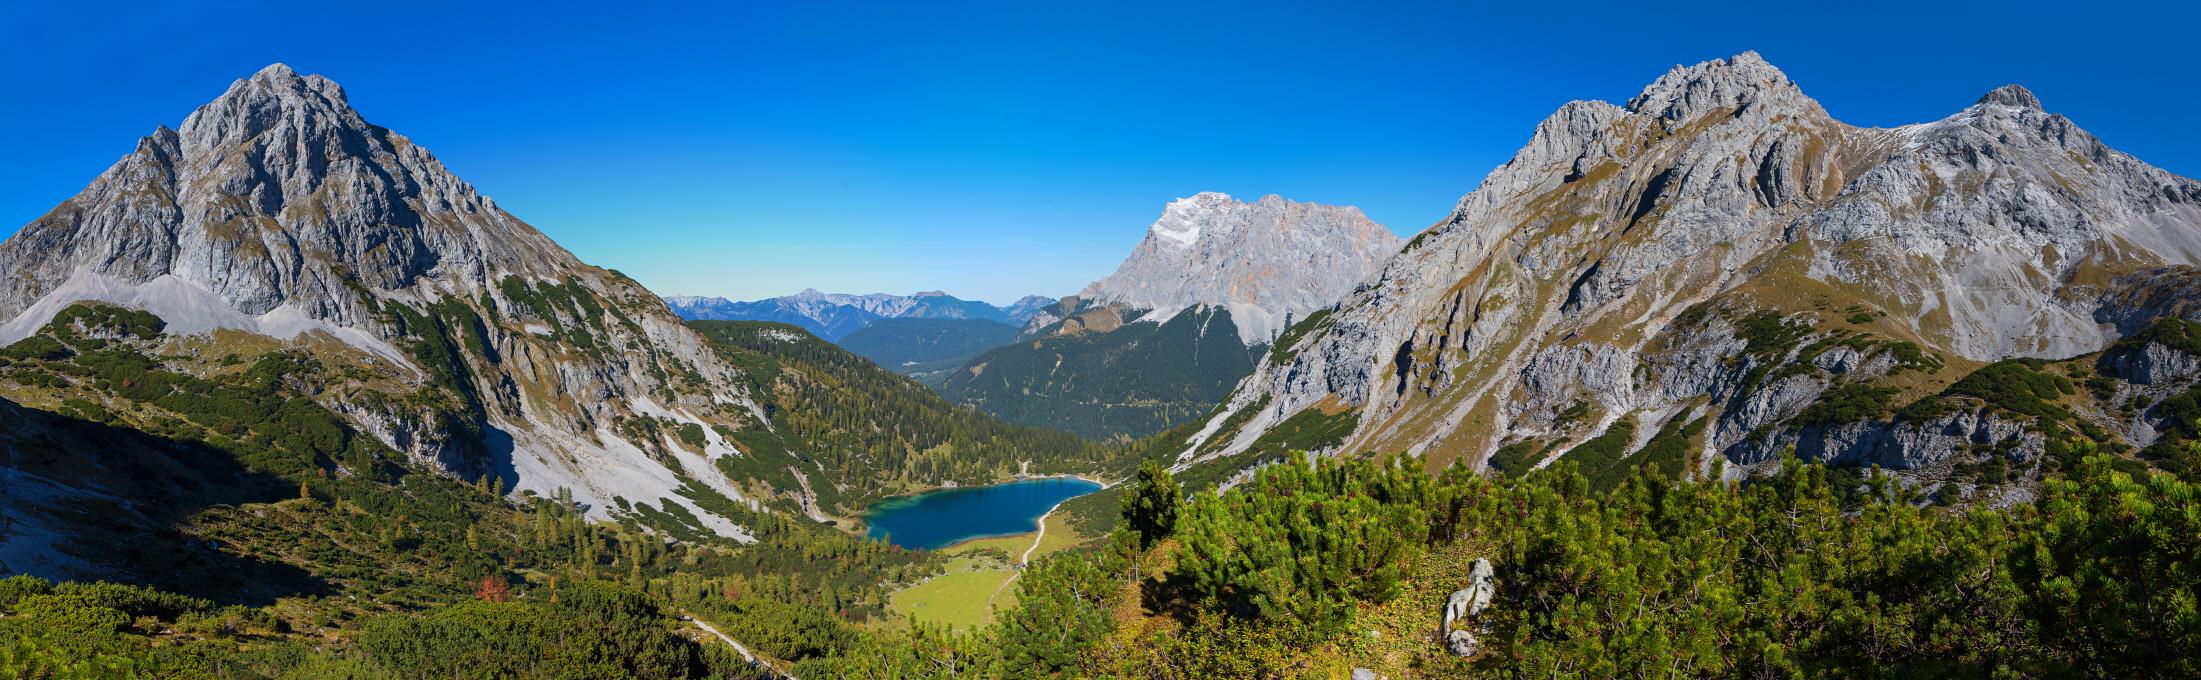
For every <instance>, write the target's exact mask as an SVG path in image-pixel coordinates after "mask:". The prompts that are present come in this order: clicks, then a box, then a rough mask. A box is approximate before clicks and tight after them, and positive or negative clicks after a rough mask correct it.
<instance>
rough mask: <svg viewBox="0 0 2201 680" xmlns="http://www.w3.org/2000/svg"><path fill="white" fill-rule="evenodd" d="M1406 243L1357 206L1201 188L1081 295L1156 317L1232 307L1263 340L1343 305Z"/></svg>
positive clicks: (1254, 339) (1241, 330)
mask: <svg viewBox="0 0 2201 680" xmlns="http://www.w3.org/2000/svg"><path fill="white" fill-rule="evenodd" d="M1402 242H1403V240H1402V239H1400V238H1399V237H1398V235H1397V234H1393V233H1391V230H1389V229H1385V228H1384V227H1383V226H1382V225H1379V224H1376V223H1375V222H1373V221H1370V220H1369V219H1368V217H1367V216H1366V215H1363V214H1361V212H1360V209H1359V208H1355V207H1352V206H1331V205H1322V204H1319V203H1301V202H1297V201H1288V200H1285V199H1284V198H1283V197H1280V196H1277V195H1275V194H1270V195H1268V196H1263V197H1261V198H1260V199H1259V200H1256V201H1253V202H1250V203H1247V202H1240V201H1238V200H1236V199H1233V198H1231V197H1230V196H1229V195H1227V194H1222V193H1218V192H1212V191H1211V192H1203V193H1199V194H1194V195H1192V196H1190V197H1186V198H1181V199H1177V200H1175V201H1171V202H1170V203H1169V205H1168V206H1166V207H1165V208H1163V210H1162V216H1161V217H1160V218H1159V219H1157V220H1155V221H1154V224H1153V225H1152V226H1150V227H1148V228H1147V232H1146V237H1145V238H1143V239H1141V240H1140V241H1139V245H1138V246H1136V247H1134V248H1133V249H1132V251H1131V255H1130V256H1128V257H1126V258H1124V261H1123V263H1122V264H1120V265H1118V266H1117V268H1116V271H1115V272H1114V273H1111V274H1109V275H1108V276H1107V277H1105V278H1102V279H1101V280H1099V281H1095V282H1093V283H1092V284H1091V285H1088V286H1086V287H1085V290H1083V291H1081V292H1079V293H1078V298H1079V299H1080V300H1082V301H1083V302H1084V303H1085V304H1086V305H1089V306H1098V305H1120V306H1123V307H1127V308H1130V309H1140V310H1147V314H1146V318H1147V319H1149V320H1150V321H1152V322H1154V323H1161V322H1165V321H1168V320H1169V318H1170V317H1171V316H1173V315H1175V314H1176V313H1177V312H1178V311H1180V310H1183V309H1186V308H1190V307H1195V306H1200V305H1206V306H1210V307H1221V308H1226V309H1229V310H1230V314H1231V319H1232V320H1233V322H1235V323H1236V324H1237V326H1238V335H1239V338H1240V339H1241V340H1243V341H1244V342H1245V344H1247V345H1255V344H1264V343H1267V342H1269V340H1270V339H1272V338H1275V337H1276V335H1277V334H1278V333H1281V332H1283V330H1284V326H1285V325H1286V324H1287V322H1288V319H1290V318H1292V317H1295V316H1306V315H1307V314H1308V313H1309V312H1312V311H1314V310H1317V309H1321V308H1323V307H1327V306H1329V305H1330V304H1331V303H1333V302H1336V301H1337V299H1338V297H1339V296H1342V295H1344V294H1345V292H1346V291H1348V290H1351V289H1352V286H1353V284H1355V283H1359V282H1360V280H1361V279H1362V278H1365V277H1366V276H1368V274H1370V273H1373V272H1374V271H1376V269H1377V267H1379V266H1381V265H1382V264H1383V262H1384V261H1385V260H1388V259H1390V257H1391V255H1392V254H1394V253H1397V252H1398V248H1399V244H1400V243H1402Z"/></svg>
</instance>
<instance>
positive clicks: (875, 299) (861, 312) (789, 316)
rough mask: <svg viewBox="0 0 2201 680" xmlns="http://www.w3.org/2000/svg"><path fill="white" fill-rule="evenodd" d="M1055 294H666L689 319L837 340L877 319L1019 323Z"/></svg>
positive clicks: (668, 302)
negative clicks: (980, 297) (768, 326)
mask: <svg viewBox="0 0 2201 680" xmlns="http://www.w3.org/2000/svg"><path fill="white" fill-rule="evenodd" d="M1054 303H1055V299H1054V298H1050V297H1045V296H1040V295H1027V296H1024V297H1023V298H1020V299H1018V300H1017V301H1016V302H1012V303H1009V304H1008V305H1007V306H995V305H992V304H989V303H986V302H980V301H977V300H965V299H962V298H958V297H955V296H953V295H949V294H947V293H943V292H940V291H924V292H920V293H916V294H912V295H891V294H887V293H872V294H869V295H853V294H848V293H823V292H819V291H818V290H817V289H815V288H811V289H806V290H804V291H803V292H800V293H796V294H794V295H783V296H780V297H774V298H765V299H762V300H750V301H746V302H742V301H735V300H729V299H726V298H723V297H698V296H692V295H675V296H668V297H666V298H665V304H666V305H668V306H670V307H672V310H673V313H675V314H679V315H680V316H681V317H682V318H685V319H689V320H715V321H777V322H780V323H784V324H791V325H794V326H800V327H802V328H803V329H804V330H807V331H810V332H811V333H814V334H816V335H817V336H818V337H821V338H825V339H827V340H832V341H836V342H837V341H839V340H840V339H841V338H843V337H845V336H847V335H848V334H850V333H854V332H856V331H857V330H859V329H862V328H863V327H865V326H869V325H871V324H873V323H877V322H878V321H879V320H881V319H982V320H986V321H994V322H999V323H1004V324H1009V325H1011V326H1021V325H1023V324H1024V323H1025V322H1026V321H1027V320H1029V319H1031V318H1032V315H1033V314H1035V313H1038V312H1039V310H1041V309H1044V308H1046V307H1047V306H1048V305H1052V304H1054Z"/></svg>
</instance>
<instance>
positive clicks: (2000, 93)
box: [1977, 83, 2041, 111]
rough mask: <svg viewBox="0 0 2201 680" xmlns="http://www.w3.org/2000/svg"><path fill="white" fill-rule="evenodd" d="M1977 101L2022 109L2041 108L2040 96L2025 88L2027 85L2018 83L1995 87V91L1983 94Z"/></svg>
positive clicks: (2036, 109)
mask: <svg viewBox="0 0 2201 680" xmlns="http://www.w3.org/2000/svg"><path fill="white" fill-rule="evenodd" d="M1977 103H1978V104H1989V105H1997V106H2015V107H2018V108H2021V109H2033V110H2035V111H2038V110H2040V108H2041V100H2040V98H2039V97H2035V96H2033V91H2032V90H2028V89H2025V86H2023V85H2018V84H2016V83H2012V84H2009V85H2004V86H2002V87H1998V88H1995V89H1994V90H1993V91H1990V92H1988V93H1987V94H1985V95H1981V96H1980V98H1979V101H1978V102H1977Z"/></svg>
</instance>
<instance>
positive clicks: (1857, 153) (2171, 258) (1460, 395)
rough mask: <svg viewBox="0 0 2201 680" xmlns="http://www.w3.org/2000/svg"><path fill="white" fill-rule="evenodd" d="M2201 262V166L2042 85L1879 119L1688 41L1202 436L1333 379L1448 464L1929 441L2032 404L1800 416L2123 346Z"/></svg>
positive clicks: (1300, 400) (1212, 440)
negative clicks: (1857, 122)
mask: <svg viewBox="0 0 2201 680" xmlns="http://www.w3.org/2000/svg"><path fill="white" fill-rule="evenodd" d="M2197 260H2201V185H2197V184H2196V183H2195V182H2193V181H2192V180H2188V179H2185V178H2180V177H2176V176H2174V175H2171V174H2169V173H2166V172H2163V171H2161V170H2159V169H2156V168H2153V167H2150V166H2147V165H2146V164H2144V163H2142V162H2140V161H2139V160H2137V159H2134V158H2132V157H2131V156H2128V155H2125V154H2122V153H2119V152H2116V151H2114V150H2111V149H2109V148H2107V147H2106V146H2103V145H2102V144H2101V143H2100V142H2099V141H2098V140H2096V139H2095V138H2093V137H2092V136H2090V135H2088V134H2086V133H2085V132H2084V131H2083V130H2080V129H2079V128H2078V127H2076V126H2075V125H2073V124H2072V123H2071V122H2070V121H2069V120H2067V119H2065V118H2063V117H2062V116H2058V115H2054V114H2050V113H2047V112H2045V111H2043V110H2041V108H2040V107H2039V102H2038V101H2037V99H2035V98H2034V97H2033V95H2032V94H2031V93H2029V92H2027V91H2025V90H2024V89H2023V88H2020V87H2016V86H2009V87H2004V88H2000V89H1997V90H1995V91H1993V92H1991V93H1989V94H1988V95H1986V96H1985V97H1982V98H1981V99H1980V100H1979V101H1978V102H1977V103H1976V104H1974V105H1973V106H1971V107H1968V108H1966V109H1964V110H1963V111H1960V112H1958V113H1957V114H1955V115H1953V116H1950V117H1949V118H1946V119H1943V120H1941V121H1936V122H1933V123H1927V124H1921V125H1912V126H1905V127H1901V128H1895V129H1873V128H1859V127H1854V126H1850V125H1847V124H1844V123H1841V122H1839V121H1836V120H1834V119H1832V118H1831V117H1829V116H1828V115H1827V114H1826V112H1825V110H1824V109H1823V108H1822V107H1820V106H1819V104H1818V103H1817V102H1815V101H1813V100H1811V99H1810V98H1809V97H1806V96H1804V94H1803V93H1802V91H1801V90H1800V89H1799V88H1798V87H1797V86H1796V84H1795V83H1793V82H1792V81H1790V80H1789V79H1788V78H1787V76H1786V75H1785V74H1783V73H1781V72H1780V71H1779V70H1778V69H1776V68H1774V67H1773V66H1772V65H1770V64H1768V63H1766V62H1765V61H1764V60H1763V59H1762V58H1760V57H1759V56H1758V55H1756V54H1755V53H1745V54H1742V55H1738V56H1736V57H1733V58H1730V59H1724V60H1714V61H1710V62H1705V63H1702V64H1697V65H1695V66H1689V67H1678V66H1677V67H1675V68H1674V69H1673V70H1672V71H1670V72H1669V73H1667V74H1666V75H1664V76H1663V77H1661V78H1659V79H1658V80H1657V81H1656V82H1654V83H1652V84H1651V85H1650V86H1648V87H1646V88H1645V89H1644V90H1643V91H1642V93H1641V94H1639V95H1637V96H1636V97H1634V98H1633V99H1631V100H1630V101H1629V102H1628V103H1627V104H1626V105H1625V106H1616V105H1613V104H1610V103H1605V102H1574V103H1570V104H1567V105H1566V106H1564V107H1562V108H1561V109H1560V110H1559V111H1558V112H1556V113H1554V114H1553V115H1552V116H1551V117H1549V118H1547V119H1546V120H1544V121H1543V122H1542V123H1540V124H1539V125H1538V126H1537V128H1536V131H1535V134H1534V135H1533V137H1532V138H1531V140H1530V141H1529V143H1528V144H1527V145H1526V146H1525V147H1523V148H1522V149H1521V150H1520V152H1518V153H1517V154H1516V155H1515V156H1514V157H1513V159H1512V160H1510V161H1508V162H1507V163H1506V164H1505V165H1503V166H1500V167H1499V168H1497V169H1496V170H1494V171H1493V172H1492V173H1491V174H1490V176H1489V177H1488V178H1486V179H1485V180H1484V181H1483V182H1482V184H1481V185H1480V186H1479V187H1478V188H1476V189H1475V190H1474V191H1473V192H1471V193H1469V194H1467V195H1466V196H1465V197H1463V198H1462V199H1461V201H1460V202H1459V205H1458V206H1457V207H1456V209H1455V211H1454V213H1453V215H1452V216H1451V217H1450V218H1448V219H1446V220H1444V221H1443V222H1440V223H1438V224H1437V225H1435V226H1433V227H1431V228H1430V229H1428V230H1427V231H1425V232H1423V233H1422V234H1421V235H1419V236H1417V237H1416V238H1415V239H1413V241H1412V242H1411V243H1410V244H1409V245H1408V246H1407V247H1406V249H1405V251H1404V252H1403V253H1401V255H1400V256H1399V257H1397V258H1395V259H1393V260H1392V261H1391V262H1390V263H1389V264H1388V265H1387V266H1385V267H1384V269H1383V271H1382V272H1381V273H1379V274H1377V275H1376V276H1374V277H1371V278H1370V279H1369V280H1368V281H1367V282H1365V283H1363V284H1362V285H1361V286H1359V287H1358V288H1357V289H1356V290H1354V291H1353V292H1352V293H1351V294H1349V295H1347V296H1346V297H1345V298H1344V300H1343V301H1342V302H1341V303H1340V304H1339V305H1338V308H1337V310H1336V311H1335V312H1334V313H1329V314H1325V315H1321V318H1315V319H1309V320H1307V321H1306V322H1305V323H1303V324H1301V326H1300V327H1296V328H1294V329H1293V330H1292V331H1289V332H1287V333H1286V336H1287V337H1293V336H1295V335H1296V336H1299V337H1297V338H1296V339H1295V342H1293V343H1290V346H1289V347H1282V346H1281V345H1283V344H1284V343H1280V349H1283V350H1287V351H1279V352H1275V353H1272V354H1271V356H1270V357H1269V358H1268V360H1266V361H1264V362H1263V364H1262V366H1261V367H1260V368H1258V369H1257V370H1256V371H1255V372H1254V374H1253V376H1252V377H1251V378H1249V379H1248V380H1247V381H1246V382H1245V383H1243V384H1241V385H1240V387H1239V389H1238V390H1237V391H1236V392H1234V394H1233V395H1232V397H1230V399H1229V400H1228V401H1227V405H1226V407H1225V408H1224V409H1222V410H1221V412H1220V413H1218V414H1217V415H1216V416H1215V417H1214V418H1212V419H1211V420H1210V421H1209V422H1208V423H1207V425H1206V426H1205V427H1204V429H1202V430H1201V431H1200V432H1199V433H1197V434H1195V435H1193V436H1192V437H1191V438H1189V439H1188V441H1187V442H1186V445H1185V453H1184V456H1183V460H1184V461H1186V462H1187V463H1189V462H1191V461H1195V460H1205V459H1213V458H1220V457H1224V456H1228V455H1230V454H1232V453H1235V452H1238V451H1244V450H1247V448H1248V447H1250V446H1251V445H1252V444H1253V443H1254V442H1256V441H1257V440H1259V439H1260V438H1261V437H1262V436H1263V435H1264V434H1265V433H1266V432H1268V431H1269V430H1271V429H1273V428H1275V427H1276V426H1278V425H1279V424H1280V423H1283V422H1285V421H1286V420H1288V419H1289V418H1291V417H1293V416H1294V415H1296V414H1300V413H1302V412H1307V411H1308V410H1309V409H1310V408H1314V407H1317V406H1319V407H1321V408H1322V409H1323V410H1324V411H1325V412H1339V411H1345V410H1350V411H1352V412H1353V413H1354V418H1355V419H1356V420H1357V423H1358V424H1357V426H1356V429H1355V431H1354V433H1353V434H1352V435H1351V436H1350V437H1349V438H1348V439H1347V440H1346V441H1345V442H1344V443H1343V445H1342V446H1340V447H1339V449H1340V450H1342V451H1348V452H1350V451H1406V452H1410V453H1413V454H1416V455H1420V456H1422V457H1423V458H1424V459H1425V461H1426V462H1427V463H1428V464H1429V465H1430V466H1432V467H1441V466H1444V465H1448V464H1455V463H1457V464H1470V465H1481V464H1485V463H1486V461H1488V459H1490V458H1491V457H1492V456H1493V454H1496V453H1499V452H1501V450H1504V449H1505V448H1506V447H1508V446H1519V447H1522V448H1517V449H1514V450H1512V451H1511V452H1510V453H1511V455H1514V456H1520V457H1525V458H1526V459H1527V460H1526V464H1531V465H1533V464H1541V463H1543V462H1547V461H1548V460H1550V459H1551V458H1553V457H1557V456H1559V455H1560V454H1561V453H1563V452H1565V451H1567V450H1568V449H1570V448H1571V447H1573V446H1575V445H1578V444H1582V443H1585V442H1587V441H1588V440H1590V439H1591V438H1593V437H1595V436H1597V435H1599V434H1601V433H1609V432H1614V431H1615V430H1617V429H1618V428H1616V427H1615V426H1616V425H1618V424H1620V423H1621V422H1622V421H1624V420H1625V421H1628V422H1629V423H1630V424H1631V429H1632V432H1631V433H1624V434H1626V435H1627V436H1626V437H1624V438H1625V439H1627V440H1628V441H1627V442H1626V444H1627V446H1626V447H1625V448H1623V449H1622V450H1623V451H1631V450H1637V449H1638V448H1639V447H1642V446H1643V445H1645V444H1647V443H1648V440H1650V439H1652V438H1653V437H1654V436H1655V433H1658V432H1660V431H1662V430H1664V429H1668V428H1667V427H1666V426H1671V429H1673V430H1675V431H1679V430H1681V429H1683V428H1681V427H1680V425H1681V424H1686V423H1688V422H1689V421H1692V420H1695V419H1699V418H1702V419H1705V420H1706V421H1707V424H1706V426H1705V431H1704V433H1702V434H1699V435H1694V437H1695V438H1694V439H1691V440H1690V448H1689V450H1690V452H1691V456H1692V458H1694V459H1696V460H1698V461H1702V460H1708V459H1710V458H1713V457H1718V456H1723V455H1724V456H1726V457H1727V458H1728V459H1730V462H1739V463H1754V462H1760V461H1764V460H1768V459H1769V458H1771V457H1772V456H1773V455H1774V454H1776V453H1777V451H1778V450H1779V449H1780V448H1781V447H1784V446H1788V445H1797V446H1798V448H1799V450H1802V451H1804V452H1806V454H1807V455H1810V454H1811V453H1813V452H1817V453H1819V454H1822V457H1824V458H1826V459H1829V460H1849V461H1858V460H1866V459H1870V460H1871V461H1872V462H1879V463H1881V464H1884V465H1888V466H1890V467H1904V468H1924V467H1929V466H1934V465H1938V464H1941V463H1943V462H1944V461H1945V460H1946V459H1947V458H1948V457H1949V455H1950V451H1949V449H1951V448H1953V447H1955V446H1956V445H1957V444H1965V445H1969V444H1973V443H1981V442H1984V443H1988V444H1992V443H1994V442H1998V441H2001V440H2003V439H2007V438H2008V437H2007V435H2008V434H2009V432H2010V431H2011V430H2009V429H2007V428H2003V429H1998V428H2000V427H2001V426H1993V425H1990V424H1988V423H1985V422H1971V421H1967V422H1957V421H1958V420H1962V419H1961V418H1958V417H1956V416H1944V419H1943V420H1940V421H1935V422H1930V423H1927V422H1912V423H1908V424H1903V423H1900V422H1898V423H1896V424H1894V425H1890V424H1888V423H1886V422H1883V423H1882V426H1884V427H1885V428H1894V429H1893V430H1889V431H1886V432H1882V433H1881V434H1879V435H1872V436H1866V435H1863V434H1860V433H1859V432H1858V431H1852V432H1849V433H1848V434H1846V435H1845V434H1841V432H1839V431H1840V430H1842V429H1843V428H1844V427H1849V428H1850V429H1851V430H1862V429H1870V428H1869V427H1868V426H1865V425H1863V424H1861V423H1862V422H1863V421H1853V422H1850V424H1839V423H1813V424H1810V425H1802V424H1798V422H1797V421H1796V419H1797V418H1799V417H1800V416H1803V415H1805V414H1804V413H1803V411H1805V410H1806V409H1807V408H1809V407H1810V406H1812V405H1814V404H1816V403H1820V402H1822V401H1825V399H1824V397H1825V396H1826V395H1828V394H1829V393H1840V394H1857V393H1861V392H1867V391H1869V390H1876V389H1884V390H1891V392H1888V393H1885V394H1882V395H1881V400H1882V401H1886V400H1890V399H1903V398H1912V397H1922V396H1926V395H1931V394H1932V393H1933V392H1934V390H1938V389H1941V388H1942V387H1943V386H1945V385H1948V384H1949V383H1950V382H1952V381H1953V380H1954V379H1955V378H1956V377H1958V376H1960V375H1962V371H1964V370H1966V369H1968V368H1970V367H1976V366H1979V365H1980V364H1982V363H1984V362H1989V361H1994V360H1997V359H2003V358H2007V357H2013V356H2031V357H2057V358H2060V357H2065V356H2071V355H2076V354H2082V353H2086V352H2092V351H2095V350H2099V349H2101V348H2102V347H2103V346H2104V345H2105V344H2107V343H2108V342H2109V341H2110V340H2111V339H2113V338H2115V337H2116V336H2117V329H2116V328H2115V327H2113V326H2111V325H2108V324H2105V323H2103V322H2101V321H2097V318H2096V317H2097V316H2098V315H2103V314H2113V313H2114V312H2113V311H2112V310H2110V309H2109V306H2107V305H2105V304H2104V303H2103V302H2102V300H2103V298H2104V295H2105V293H2114V292H2115V291H2116V290H2118V289H2119V288H2120V287H2121V286H2124V285H2126V284H2125V283H2120V282H2121V281H2125V279H2120V277H2121V276H2126V275H2131V274H2134V273H2136V272H2141V271H2144V270H2149V269H2152V268H2155V267H2159V266H2166V265H2178V266H2185V265H2192V264H2194V263H2195V262H2196V261H2197ZM1761 313H1770V314H1772V315H1773V316H1770V317H1768V316H1763V315H1762V314H1761ZM1769 319H1770V320H1771V321H1770V322H1769V321H1768V320H1769ZM1768 323H1770V324H1771V325H1770V327H1771V328H1773V329H1776V330H1774V331H1767V328H1768ZM2136 325H2144V324H2141V323H2128V324H2125V327H2126V328H2128V329H2129V328H2131V327H2133V326H2136ZM1782 328H1789V329H1793V331H1792V332H1791V331H1780V330H1777V329H1782ZM1844 338H1848V339H1844ZM1784 342H1785V343H1786V344H1783V343H1784ZM1845 342H1846V343H1850V344H1852V345H1856V346H1854V347H1851V346H1846V345H1845V346H1842V347H1837V348H1835V349H1834V350H1828V349H1826V346H1827V345H1826V344H1821V343H1827V344H1838V343H1845ZM1814 351H1816V352H1819V353H1816V354H1815V353H1813V352H1814ZM1944 364H1946V368H1943V367H1942V366H1943V365H1944ZM1922 374H1923V375H1922ZM1844 389H1846V391H1841V392H1838V390H1844ZM1885 415H1886V414H1885V412H1884V409H1883V410H1882V411H1881V412H1880V416H1882V417H1885ZM1899 420H1900V419H1899ZM1978 420H1981V421H1984V420H1991V419H1984V418H1983V419H1978ZM1635 421H1641V422H1640V423H1636V422H1635ZM1903 428H1908V429H1907V430H1904V429H1903ZM2018 429H2022V428H2018ZM1895 430H1902V431H1901V432H1897V431H1895ZM1905 432H1907V433H1908V434H1904V433H1905ZM1898 435H1900V436H1898ZM1616 436H1617V435H1616ZM1845 437H1846V438H1847V439H1846V440H1845V439H1844V438H1845ZM1906 437H1908V438H1909V440H1908V443H1902V442H1898V441H1897V440H1904V439H1905V438H1906ZM1838 440H1840V441H1838ZM2146 443H2147V442H2145V441H2141V442H2135V444H2139V445H2145V444H2146ZM2034 446H2035V448H2034V449H2033V450H2035V451H2037V450H2038V448H2039V447H2038V442H2034ZM1524 451H1525V452H1526V453H1523V452H1524Z"/></svg>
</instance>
